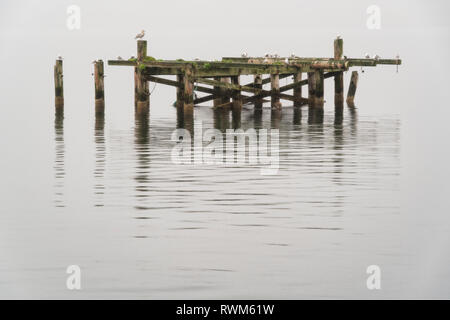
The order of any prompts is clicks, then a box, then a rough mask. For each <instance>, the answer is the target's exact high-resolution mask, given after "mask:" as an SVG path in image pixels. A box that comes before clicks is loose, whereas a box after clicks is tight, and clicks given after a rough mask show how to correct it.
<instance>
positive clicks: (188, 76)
mask: <svg viewBox="0 0 450 320" xmlns="http://www.w3.org/2000/svg"><path fill="white" fill-rule="evenodd" d="M183 103H184V105H183V111H184V113H185V115H186V114H187V115H189V114H193V112H194V82H193V79H192V67H190V66H188V67H186V69H185V72H184V75H183Z"/></svg>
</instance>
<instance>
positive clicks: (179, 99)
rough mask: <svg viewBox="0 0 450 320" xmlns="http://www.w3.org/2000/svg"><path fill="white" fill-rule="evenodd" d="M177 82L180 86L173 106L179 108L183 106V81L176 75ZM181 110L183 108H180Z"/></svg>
mask: <svg viewBox="0 0 450 320" xmlns="http://www.w3.org/2000/svg"><path fill="white" fill-rule="evenodd" d="M177 82H178V84H179V85H180V86H179V87H177V100H176V102H175V105H176V107H177V108H180V107H181V106H183V101H184V99H183V93H184V79H183V75H182V74H177ZM181 109H183V108H181Z"/></svg>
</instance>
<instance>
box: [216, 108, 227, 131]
mask: <svg viewBox="0 0 450 320" xmlns="http://www.w3.org/2000/svg"><path fill="white" fill-rule="evenodd" d="M213 117H214V119H213V120H214V121H213V122H214V129H217V130H220V131H221V132H225V131H226V130H227V129H229V128H230V110H229V109H228V108H226V107H225V108H215V109H214V110H213Z"/></svg>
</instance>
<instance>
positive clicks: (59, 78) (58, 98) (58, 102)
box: [54, 59, 64, 108]
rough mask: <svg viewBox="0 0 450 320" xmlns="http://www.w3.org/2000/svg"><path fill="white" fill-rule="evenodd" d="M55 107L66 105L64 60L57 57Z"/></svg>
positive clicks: (55, 67)
mask: <svg viewBox="0 0 450 320" xmlns="http://www.w3.org/2000/svg"><path fill="white" fill-rule="evenodd" d="M54 79H55V107H56V108H62V107H64V85H63V62H62V59H57V60H56V62H55V66H54Z"/></svg>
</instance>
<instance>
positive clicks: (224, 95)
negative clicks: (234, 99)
mask: <svg viewBox="0 0 450 320" xmlns="http://www.w3.org/2000/svg"><path fill="white" fill-rule="evenodd" d="M220 81H222V82H223V83H231V79H230V77H222V78H220ZM220 92H221V96H222V102H221V103H228V102H230V97H229V96H228V95H227V89H224V88H220Z"/></svg>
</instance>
